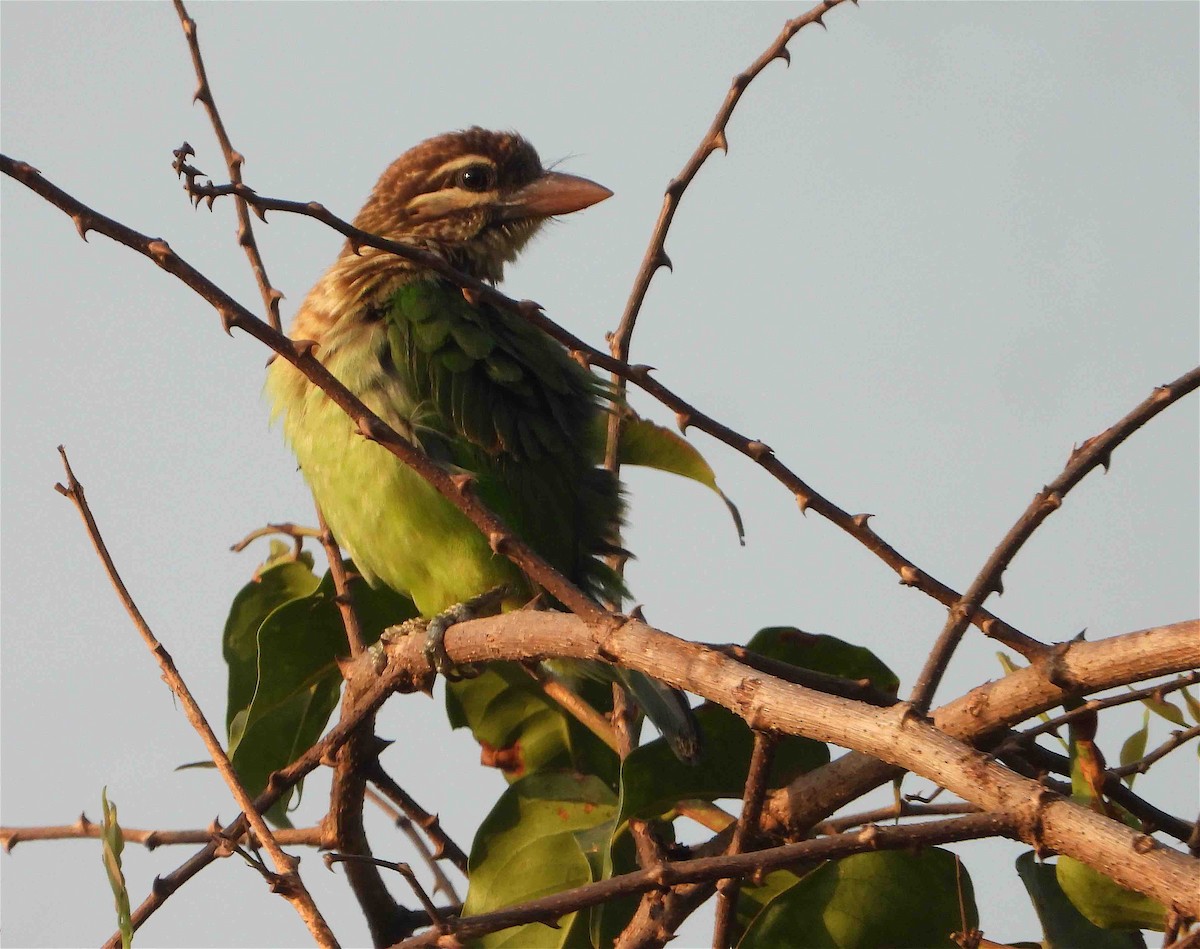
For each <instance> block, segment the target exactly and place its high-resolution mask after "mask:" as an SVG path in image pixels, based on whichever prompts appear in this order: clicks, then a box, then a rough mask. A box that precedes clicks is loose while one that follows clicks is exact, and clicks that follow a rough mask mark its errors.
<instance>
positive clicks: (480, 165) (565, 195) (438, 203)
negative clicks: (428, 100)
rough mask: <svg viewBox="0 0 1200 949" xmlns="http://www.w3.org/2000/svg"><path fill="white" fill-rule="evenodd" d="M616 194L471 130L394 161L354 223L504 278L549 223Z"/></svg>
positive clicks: (513, 141)
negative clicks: (508, 266) (551, 168)
mask: <svg viewBox="0 0 1200 949" xmlns="http://www.w3.org/2000/svg"><path fill="white" fill-rule="evenodd" d="M611 194H612V192H611V191H609V190H608V189H607V188H605V187H604V186H602V185H598V184H596V183H595V182H594V181H589V180H588V179H586V178H579V177H577V176H575V175H568V174H563V173H562V172H557V171H547V170H546V169H544V168H543V167H542V162H541V159H540V158H538V154H537V152H536V151H535V150H534V148H533V146H532V145H530V144H529V142H527V141H525V139H523V138H522V137H521V136H519V135H517V134H516V133H515V132H492V131H488V130H486V129H481V128H469V129H467V130H465V131H462V132H450V133H447V134H445V135H439V136H437V137H436V138H431V139H428V140H426V141H424V142H422V143H421V144H420V145H417V146H416V147H414V148H411V149H409V150H408V151H407V152H405V153H404V154H403V155H401V156H400V157H399V158H397V159H396V160H395V161H394V162H392V164H391V165H390V166H389V167H388V169H387V171H385V172H384V173H383V175H382V176H381V177H380V179H379V182H378V183H377V184H376V185H375V188H374V190H373V191H372V192H371V196H370V198H368V199H367V203H366V205H364V207H363V209H362V210H361V211H360V212H359V214H358V217H357V218H356V219H355V222H354V223H355V225H356V226H357V227H359V228H361V229H362V230H364V231H370V232H371V233H373V234H378V235H380V236H381V237H387V238H390V239H392V240H396V241H401V242H403V243H410V244H415V245H417V246H420V247H424V248H426V249H428V250H431V251H434V252H435V253H439V254H441V255H442V256H444V257H446V258H447V259H448V260H449V261H450V262H451V263H453V264H454V265H455V266H457V267H459V268H460V269H462V270H465V271H467V272H469V273H472V274H473V275H475V276H477V277H480V278H481V279H485V280H499V279H500V277H501V275H502V273H503V268H504V264H505V263H507V262H508V261H510V260H512V259H513V258H514V257H515V256H516V255H517V253H518V252H519V251H520V250H521V248H522V247H523V246H524V245H525V244H526V242H527V241H528V240H529V239H530V238H531V237H532V236H533V234H534V232H535V231H537V229H538V227H539V226H540V225H541V224H542V223H543V222H544V221H545V220H546V219H547V218H549V217H553V216H555V215H558V214H569V213H571V212H572V211H580V210H582V209H583V208H586V207H590V206H591V205H593V204H596V203H597V202H599V201H603V200H604V199H605V198H607V197H609V196H610V195H611Z"/></svg>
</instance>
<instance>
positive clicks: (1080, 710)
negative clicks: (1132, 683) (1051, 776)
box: [1013, 669, 1200, 742]
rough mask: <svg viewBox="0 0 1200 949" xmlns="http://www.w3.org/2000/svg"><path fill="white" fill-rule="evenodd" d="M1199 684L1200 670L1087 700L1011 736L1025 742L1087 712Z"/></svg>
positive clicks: (1156, 696) (1126, 703) (1154, 696)
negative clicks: (1142, 687) (1167, 680)
mask: <svg viewBox="0 0 1200 949" xmlns="http://www.w3.org/2000/svg"><path fill="white" fill-rule="evenodd" d="M1196 682H1200V670H1195V669H1193V670H1192V671H1191V672H1187V673H1184V674H1183V675H1181V676H1179V677H1178V678H1175V679H1172V680H1171V681H1170V682H1159V683H1158V684H1156V685H1150V686H1146V688H1144V689H1134V690H1133V691H1130V692H1120V693H1118V694H1117V695H1109V696H1106V697H1105V698H1102V699H1088V701H1086V702H1084V703H1083V704H1082V705H1077V706H1076V707H1075V708H1073V709H1071V710H1070V711H1067V712H1064V713H1063V714H1062V715H1058V716H1055V717H1054V718H1051V719H1047V720H1046V721H1044V722H1041V723H1040V724H1037V725H1034V726H1032V727H1030V728H1027V729H1025V730H1023V731H1021V732H1018V733H1017V734H1016V735H1014V736H1013V738H1014V739H1016V740H1018V741H1021V742H1025V741H1029V740H1031V739H1033V738H1036V737H1037V736H1038V735H1043V734H1045V733H1046V732H1052V731H1054V730H1055V729H1057V728H1060V727H1061V726H1063V725H1065V724H1066V723H1067V722H1069V721H1071V719H1073V718H1077V717H1078V716H1080V715H1084V714H1087V713H1088V712H1099V711H1101V710H1102V709H1106V708H1113V707H1115V706H1118V705H1128V704H1130V703H1132V702H1140V701H1141V700H1142V699H1149V698H1159V697H1160V696H1163V695H1168V694H1170V693H1171V692H1175V691H1178V690H1179V689H1185V688H1187V687H1188V686H1189V685H1192V684H1194V683H1196Z"/></svg>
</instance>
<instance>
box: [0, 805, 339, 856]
mask: <svg viewBox="0 0 1200 949" xmlns="http://www.w3.org/2000/svg"><path fill="white" fill-rule="evenodd" d="M220 831H221V827H220V825H219V824H213V825H210V826H209V827H205V828H203V829H200V828H197V829H194V830H158V829H155V830H143V829H139V828H137V827H126V826H125V825H124V824H122V825H121V837H122V839H123V840H124V841H125V842H126V843H135V844H141V845H142V846H143V847H145V848H146V849H147V850H156V849H157V848H159V847H167V846H171V845H176V844H206V843H208V842H209V841H210V840H212V839H213V835H214V834H218V833H220ZM271 833H272V834H273V835H274V836H275V840H276V842H277V843H279V844H280V846H284V847H316V848H318V849H321V850H325V849H328V847H329V846H330V840H329V839H328V836H327V835H326V834H325V832H324V831H323V830H322V829H321V828H320V827H281V828H279V829H278V830H273V831H272V832H271ZM103 837H104V827H103V825H102V824H96V823H93V822H92V821H90V820H88V818H87V815H86V814H80V815H79V819H78V820H77V821H75V823H74V824H53V825H47V826H40V827H0V848H3V849H4V852H5V853H10V852H11V851H12V849H13V848H14V847H15V846H16V845H17V844H20V843H25V842H26V841H29V840H100V839H102V838H103ZM246 843H247V845H248V846H250V847H252V848H255V849H257V848H258V847H259V846H260V844H259V843H258V839H257V838H256V837H255V836H254V832H253V831H251V832H250V833H249V834H247V835H246Z"/></svg>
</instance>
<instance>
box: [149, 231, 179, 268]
mask: <svg viewBox="0 0 1200 949" xmlns="http://www.w3.org/2000/svg"><path fill="white" fill-rule="evenodd" d="M146 250H147V251H148V252H149V254H150V256H151V257H153V258H154V262H155V263H156V264H158V265H159V266H160V267H162V266H165V264H166V262H167V261H168V260H170V259H171V258H172V257H174V256H175V251H173V250H171V247H170V245H169V244H168V243H167V242H166V241H164V240H163V239H162V238H161V237H160V238H158V239H157V240H153V241H151V242H150V243H149V244H148V245H146Z"/></svg>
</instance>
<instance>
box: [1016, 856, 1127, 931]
mask: <svg viewBox="0 0 1200 949" xmlns="http://www.w3.org/2000/svg"><path fill="white" fill-rule="evenodd" d="M1017 873H1018V874H1019V875H1020V877H1021V882H1022V883H1024V884H1025V889H1026V890H1027V891H1028V892H1029V897H1030V900H1031V901H1032V902H1033V908H1034V910H1036V911H1037V914H1038V919H1039V920H1040V921H1041V924H1042V933H1043V936H1044V938H1043V940H1042V945H1043V946H1044V949H1075V947H1077V946H1087V947H1089V949H1146V941H1145V940H1144V939H1143V938H1142V934H1141V933H1140V932H1138V931H1129V930H1115V929H1113V930H1108V929H1101V928H1100V927H1098V926H1095V925H1093V924H1092V923H1091V922H1089V921H1088V919H1087V918H1086V917H1085V916H1084V915H1083V914H1082V913H1080V912H1079V910H1077V909H1076V908H1075V907H1074V906H1073V905H1072V903H1071V901H1070V900H1069V899H1067V897H1066V895H1065V894H1064V893H1063V891H1062V888H1061V887H1060V886H1059V885H1058V876H1057V873H1056V870H1055V867H1054V865H1053V864H1047V863H1041V862H1039V861H1038V860H1037V858H1036V856H1035V855H1034V853H1033V851H1032V850H1027V851H1026V852H1025V853H1023V854H1021V856H1019V857H1017Z"/></svg>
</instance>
